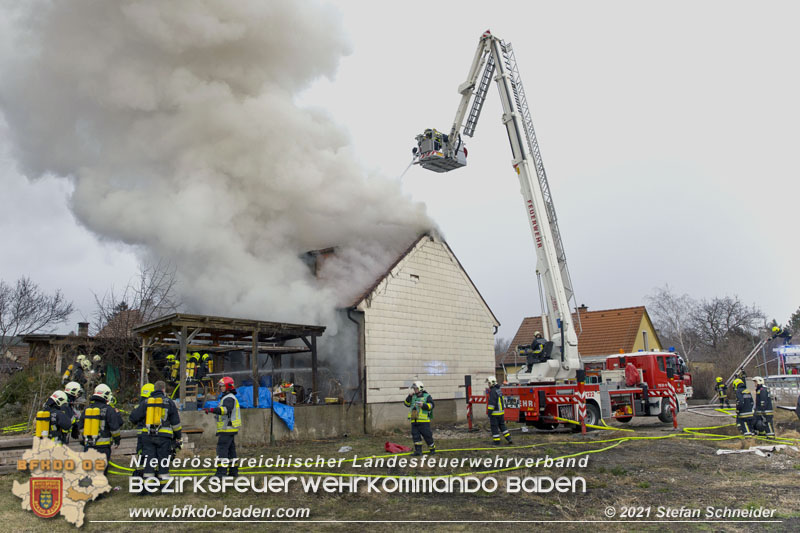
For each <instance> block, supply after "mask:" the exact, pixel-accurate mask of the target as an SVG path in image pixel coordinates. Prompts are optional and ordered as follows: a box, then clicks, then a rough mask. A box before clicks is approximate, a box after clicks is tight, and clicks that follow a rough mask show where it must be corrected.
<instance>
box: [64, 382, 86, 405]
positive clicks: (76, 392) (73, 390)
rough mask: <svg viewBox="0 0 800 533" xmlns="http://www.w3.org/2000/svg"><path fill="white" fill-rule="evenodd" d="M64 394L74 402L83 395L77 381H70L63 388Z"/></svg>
mask: <svg viewBox="0 0 800 533" xmlns="http://www.w3.org/2000/svg"><path fill="white" fill-rule="evenodd" d="M64 392H66V393H67V396H72V399H73V400H74V399H75V398H77V397H78V396H80V395H81V394H83V387H81V384H80V383H78V382H77V381H70V382H69V383H67V385H66V386H65V387H64Z"/></svg>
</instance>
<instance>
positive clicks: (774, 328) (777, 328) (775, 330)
mask: <svg viewBox="0 0 800 533" xmlns="http://www.w3.org/2000/svg"><path fill="white" fill-rule="evenodd" d="M780 330H781V328H779V327H778V326H772V333H778V332H779V331H780Z"/></svg>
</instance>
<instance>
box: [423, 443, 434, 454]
mask: <svg viewBox="0 0 800 533" xmlns="http://www.w3.org/2000/svg"><path fill="white" fill-rule="evenodd" d="M420 448H422V446H420ZM428 453H429V454H431V455H433V454H435V453H436V445H435V444H431V445H430V446H428Z"/></svg>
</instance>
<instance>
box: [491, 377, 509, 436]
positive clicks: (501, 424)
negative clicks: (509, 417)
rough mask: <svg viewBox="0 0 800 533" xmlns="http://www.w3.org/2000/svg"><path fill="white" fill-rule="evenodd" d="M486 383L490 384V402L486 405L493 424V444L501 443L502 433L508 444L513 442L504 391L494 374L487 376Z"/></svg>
mask: <svg viewBox="0 0 800 533" xmlns="http://www.w3.org/2000/svg"><path fill="white" fill-rule="evenodd" d="M486 384H487V385H489V403H488V405H487V406H486V414H487V416H488V417H489V423H490V424H491V426H492V444H494V445H499V444H500V434H501V433H502V434H503V437H505V439H506V444H511V443H512V442H511V434H510V433H509V431H508V429H506V421H505V412H504V410H503V391H502V390H501V389H500V385H498V383H497V378H496V377H494V376H489V377H488V378H486Z"/></svg>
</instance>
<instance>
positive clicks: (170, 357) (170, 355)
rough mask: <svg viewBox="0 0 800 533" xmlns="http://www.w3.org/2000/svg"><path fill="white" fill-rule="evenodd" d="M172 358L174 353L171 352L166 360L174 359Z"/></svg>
mask: <svg viewBox="0 0 800 533" xmlns="http://www.w3.org/2000/svg"><path fill="white" fill-rule="evenodd" d="M174 360H175V354H174V353H171V354H169V355H168V356H167V361H174Z"/></svg>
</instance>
